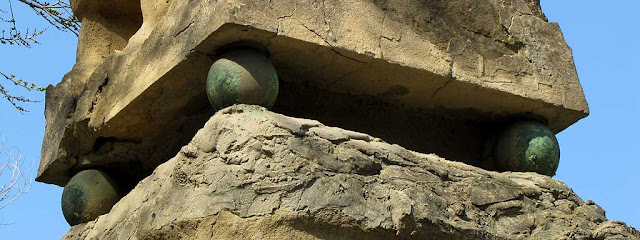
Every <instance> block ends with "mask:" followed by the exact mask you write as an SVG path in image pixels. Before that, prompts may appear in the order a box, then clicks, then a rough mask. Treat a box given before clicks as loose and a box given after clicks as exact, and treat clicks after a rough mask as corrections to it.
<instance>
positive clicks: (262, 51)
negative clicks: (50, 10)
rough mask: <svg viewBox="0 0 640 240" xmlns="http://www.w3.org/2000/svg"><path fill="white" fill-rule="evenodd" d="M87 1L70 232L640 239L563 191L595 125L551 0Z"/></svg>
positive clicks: (65, 151) (58, 92)
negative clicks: (584, 122)
mask: <svg viewBox="0 0 640 240" xmlns="http://www.w3.org/2000/svg"><path fill="white" fill-rule="evenodd" d="M71 4H72V7H73V11H74V13H75V14H76V16H78V18H79V19H81V21H82V29H81V31H80V36H79V39H78V51H77V54H78V56H77V62H76V64H75V66H74V67H73V69H72V70H71V71H70V72H69V73H68V74H67V75H65V77H64V78H63V79H62V82H61V83H60V84H58V85H57V86H55V87H49V88H48V89H47V98H46V118H47V127H46V131H45V138H44V141H43V147H42V159H41V163H40V168H39V171H38V176H37V180H38V181H41V182H45V183H51V184H56V185H59V186H65V190H64V193H63V197H62V208H63V212H64V216H65V218H66V219H67V221H68V222H69V223H70V224H71V225H74V227H73V228H72V229H71V231H70V232H69V233H68V234H67V235H66V236H65V238H68V239H130V238H134V239H203V238H204V239H207V238H214V239H229V238H241V239H248V238H251V239H256V238H268V239H270V238H278V239H280V238H285V239H318V238H321V239H364V238H368V239H393V238H402V239H404V238H407V239H422V238H436V239H523V238H534V239H562V238H567V239H570V238H587V239H628V238H638V237H640V234H639V233H638V231H636V230H635V229H633V228H631V227H628V226H626V225H625V224H623V223H620V222H615V221H609V220H607V219H606V218H605V216H604V211H603V210H602V209H601V208H600V207H598V206H597V205H595V204H594V203H593V202H590V201H587V202H585V201H583V200H582V199H580V198H579V197H578V196H576V195H575V194H574V193H573V192H572V190H571V189H570V188H569V187H567V186H566V185H564V184H563V183H562V182H559V181H557V180H553V179H552V178H551V176H553V175H554V174H555V171H556V169H557V167H558V162H559V161H560V149H559V146H558V142H557V139H556V138H555V134H556V133H558V132H560V131H562V130H564V129H565V128H567V127H569V126H570V125H571V124H573V123H575V122H576V121H578V120H580V119H581V118H584V117H586V116H587V115H588V112H589V110H588V106H587V103H586V101H585V97H584V94H583V92H582V87H581V85H580V83H579V81H578V76H577V73H576V70H575V66H574V64H573V57H572V54H571V49H570V48H569V47H568V46H567V45H566V43H565V41H564V39H563V36H562V33H561V31H560V29H559V27H558V25H557V24H555V23H550V22H548V21H547V19H546V17H545V16H544V14H543V13H542V11H541V9H540V5H539V1H537V0H478V1H468V0H448V1H442V0H436V1H422V0H367V1H353V0H349V1H347V0H322V1H320V0H301V1H299V0H295V1H294V0H193V1H172V0H167V1H158V0H141V1H124V0H116V1H89V0H75V1H74V0H72V1H71ZM309 119H314V120H309ZM329 126H335V127H329ZM425 153H426V154H425ZM445 159H447V160H445ZM449 160H453V161H455V162H452V161H449ZM545 175H546V176H545ZM123 196H124V197H123Z"/></svg>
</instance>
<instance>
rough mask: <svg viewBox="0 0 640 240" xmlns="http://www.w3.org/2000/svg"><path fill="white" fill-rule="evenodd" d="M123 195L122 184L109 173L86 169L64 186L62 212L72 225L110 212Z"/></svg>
mask: <svg viewBox="0 0 640 240" xmlns="http://www.w3.org/2000/svg"><path fill="white" fill-rule="evenodd" d="M121 197H122V195H121V192H120V186H119V185H118V183H117V182H116V181H115V180H114V179H113V177H111V176H109V174H107V173H106V172H103V171H100V170H84V171H81V172H79V173H78V174H76V175H75V176H73V177H72V178H71V180H69V183H67V185H66V186H65V187H64V190H63V191H62V213H63V214H64V218H65V219H66V220H67V222H68V223H69V225H71V226H74V225H77V224H80V223H85V222H89V221H93V220H95V219H96V218H97V217H98V216H100V215H102V214H105V213H108V212H109V211H110V210H111V207H113V205H115V204H116V202H118V201H119V200H120V198H121Z"/></svg>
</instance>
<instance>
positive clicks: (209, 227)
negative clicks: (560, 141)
mask: <svg viewBox="0 0 640 240" xmlns="http://www.w3.org/2000/svg"><path fill="white" fill-rule="evenodd" d="M336 136H339V137H337V140H336ZM131 238H133V239H639V238H640V233H639V232H638V231H637V230H635V229H633V228H632V227H629V226H626V225H625V224H623V223H620V222H616V221H609V220H607V219H606V218H605V215H604V211H603V210H602V209H601V208H600V207H599V206H597V205H595V204H594V203H593V202H591V201H587V202H584V201H583V200H582V199H580V197H578V196H577V195H576V194H575V193H573V191H572V190H571V189H570V188H569V187H567V186H566V185H565V184H564V183H562V182H560V181H557V180H554V179H552V178H550V177H547V176H542V175H538V174H535V173H497V172H492V171H486V170H483V169H480V168H476V167H472V166H468V165H466V164H462V163H459V162H451V161H447V160H444V159H442V158H439V157H437V156H435V155H433V154H429V155H427V154H421V153H416V152H412V151H408V150H406V149H404V148H402V147H400V146H397V145H391V144H388V143H385V142H383V141H381V140H380V139H377V138H374V137H371V136H368V135H366V134H355V133H353V132H351V131H347V130H342V129H339V128H332V127H327V126H324V125H322V124H320V123H318V122H317V121H312V120H305V119H299V118H291V117H287V116H284V115H280V114H277V113H273V112H269V111H267V110H266V109H264V108H260V107H256V106H246V105H238V106H234V107H231V108H227V109H224V110H222V111H219V112H218V113H216V114H215V115H214V116H213V117H212V118H211V119H210V120H209V121H208V122H207V123H206V125H205V126H204V128H202V129H201V130H200V131H198V133H197V134H196V135H195V137H194V138H193V140H192V141H191V142H190V143H189V144H188V145H186V146H185V147H183V148H182V150H181V151H180V153H178V154H177V155H176V156H175V157H174V158H172V159H171V160H169V161H167V162H166V163H164V164H162V165H160V166H159V167H158V168H157V169H156V170H155V171H154V173H153V174H152V175H150V176H149V177H147V178H146V179H144V180H142V181H141V182H140V183H139V184H138V185H137V186H136V188H135V189H133V190H132V191H131V192H130V193H129V194H128V195H127V196H125V197H124V198H123V199H122V200H121V201H120V202H118V203H117V204H116V205H115V206H114V208H113V209H112V210H111V212H110V213H109V214H106V215H103V216H100V217H99V218H98V219H96V220H95V221H92V222H89V223H86V224H81V225H78V226H75V227H73V228H72V229H71V230H70V231H69V232H68V233H67V235H66V236H65V237H64V239H131Z"/></svg>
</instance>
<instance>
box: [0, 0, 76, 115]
mask: <svg viewBox="0 0 640 240" xmlns="http://www.w3.org/2000/svg"><path fill="white" fill-rule="evenodd" d="M13 1H14V0H7V2H8V7H7V9H2V8H0V24H1V25H0V29H1V30H2V34H1V35H0V45H13V46H19V47H25V48H31V46H32V45H33V44H39V42H38V40H37V37H38V36H40V35H41V34H43V33H44V32H45V30H30V29H28V28H27V29H26V30H24V31H21V30H20V29H19V28H18V22H17V21H16V17H15V14H14V11H13ZM15 1H17V2H19V3H22V4H24V5H26V6H27V7H29V8H31V9H32V10H33V11H34V12H35V13H36V14H37V15H38V16H40V17H41V18H43V19H44V20H46V21H47V22H48V23H49V25H51V26H53V27H55V28H56V29H57V30H60V31H63V32H70V33H73V34H75V35H76V36H78V32H79V31H80V22H79V21H78V19H77V18H76V17H75V16H74V15H73V14H72V13H71V6H70V5H69V2H68V0H65V1H63V0H58V1H56V2H54V3H50V2H43V1H39V0H15ZM6 81H9V82H11V83H12V84H14V85H16V86H20V87H22V89H24V90H26V91H41V92H42V91H45V88H43V87H36V84H35V83H32V82H27V81H24V80H22V79H19V78H17V77H16V76H15V74H13V73H11V74H5V73H4V72H2V69H0V96H2V97H3V98H5V99H6V100H7V101H9V103H11V104H12V105H13V106H14V107H15V109H16V110H18V111H19V112H27V110H26V109H24V107H22V105H21V103H32V102H38V101H34V100H31V99H29V98H27V97H24V96H18V95H13V94H12V93H9V91H8V90H7V88H5V87H4V86H3V82H5V83H6Z"/></svg>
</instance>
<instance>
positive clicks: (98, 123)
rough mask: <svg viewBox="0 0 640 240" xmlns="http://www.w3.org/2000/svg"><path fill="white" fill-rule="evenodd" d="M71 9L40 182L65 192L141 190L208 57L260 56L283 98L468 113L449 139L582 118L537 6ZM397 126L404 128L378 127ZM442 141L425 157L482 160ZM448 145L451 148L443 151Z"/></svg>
mask: <svg viewBox="0 0 640 240" xmlns="http://www.w3.org/2000/svg"><path fill="white" fill-rule="evenodd" d="M72 6H73V8H74V12H75V13H76V14H77V15H78V16H79V17H81V19H82V23H83V28H82V30H81V32H80V37H79V43H78V62H77V64H76V65H75V66H74V68H73V70H72V71H71V72H69V74H67V75H66V76H65V77H64V79H63V80H62V82H61V83H60V84H59V85H58V86H56V87H50V88H48V90H47V99H46V102H47V103H46V117H47V128H46V131H45V140H44V142H43V150H42V160H41V164H40V168H39V171H38V177H37V180H38V181H42V182H47V183H54V184H57V185H61V186H62V185H64V184H65V183H66V182H67V181H68V180H69V178H70V176H71V174H73V173H75V172H77V171H79V170H81V169H84V168H89V167H91V166H101V167H102V168H112V169H130V170H128V171H124V172H123V173H121V174H123V175H125V176H127V177H128V178H131V179H140V178H142V177H144V176H146V175H148V174H149V173H150V172H151V171H152V170H153V169H154V168H155V167H156V166H157V165H158V164H160V163H162V162H164V161H166V159H168V158H170V157H171V156H173V155H175V153H176V152H177V151H178V149H179V148H180V147H181V146H183V145H184V144H186V143H187V142H188V140H189V139H190V138H191V137H192V136H193V134H194V133H195V131H196V130H197V129H199V128H200V127H201V126H202V124H203V123H204V122H205V121H206V119H207V118H208V117H209V116H210V115H211V111H210V110H208V106H207V100H206V94H205V91H204V89H205V88H204V82H205V78H206V75H207V70H208V68H209V66H210V65H211V63H212V62H213V60H215V58H216V50H217V49H218V48H219V47H221V46H223V45H225V44H229V43H234V42H238V41H251V42H254V43H258V44H262V45H264V46H266V47H267V48H268V50H269V51H270V52H271V58H272V60H273V62H274V65H275V67H276V69H277V71H278V73H279V75H280V79H281V81H282V82H284V83H287V84H289V85H286V84H283V85H284V86H285V87H286V86H294V87H291V88H289V89H287V88H283V89H281V91H284V92H286V91H288V90H292V89H293V90H295V89H297V88H298V87H299V86H305V87H310V88H311V89H314V90H318V91H320V90H322V91H326V92H328V93H339V94H346V95H349V96H369V97H373V98H375V99H378V100H380V101H383V102H385V103H392V104H396V105H397V106H400V107H402V108H410V109H419V110H420V111H422V110H425V109H428V110H429V111H436V112H438V111H440V110H442V109H447V111H449V110H459V111H465V112H464V114H457V115H456V116H457V117H456V119H453V120H443V121H442V122H443V123H444V124H445V125H446V124H449V125H452V124H451V123H454V122H455V123H456V124H458V123H459V124H458V125H455V126H452V127H451V128H449V129H447V131H446V132H449V133H451V132H454V131H456V130H455V129H474V130H470V131H468V133H466V134H462V135H474V133H475V132H477V131H480V132H482V130H475V127H469V124H468V122H469V121H492V120H494V119H497V118H500V117H503V116H506V115H509V114H514V113H526V112H530V113H534V114H538V115H541V116H544V117H546V118H547V119H548V120H549V127H550V128H551V129H552V130H553V131H554V132H556V133H557V132H559V131H561V130H563V129H565V128H566V127H568V126H569V125H571V124H572V123H574V122H576V121H578V120H579V119H581V118H582V117H584V116H586V115H587V114H588V107H587V104H586V101H585V99H584V96H583V92H582V89H581V86H580V84H579V82H578V78H577V74H576V71H575V67H574V64H573V61H572V55H571V50H570V49H569V47H568V46H567V45H566V44H565V41H564V39H563V36H562V34H561V32H560V29H559V27H558V25H557V24H554V23H549V22H547V19H546V18H545V17H544V15H543V13H542V11H541V10H540V6H539V2H538V1H536V0H474V1H471V0H455V1H452V0H446V1H445V0H437V1H422V0H397V1H387V0H370V1H347V0H323V1H320V0H302V1H301V0H277V1H276V0H273V1H266V0H194V1H158V0H143V1H140V2H138V1H123V0H119V1H89V0H75V1H72ZM286 94H288V93H285V95H286ZM327 98H330V97H327ZM300 102H309V100H307V101H305V99H302V100H301V101H300ZM352 102H353V103H352ZM355 102H356V101H354V100H349V101H346V102H345V103H344V104H345V105H347V104H357V103H355ZM276 104H281V105H282V104H284V107H283V106H280V107H281V108H283V109H286V108H287V106H286V104H289V103H286V102H285V103H276ZM292 104H295V103H292ZM359 107H362V106H359ZM292 108H293V107H289V109H292ZM374 108H375V107H374ZM394 108H395V107H394ZM276 109H277V107H276ZM313 111H315V110H314V109H309V110H308V111H307V112H305V113H308V112H313ZM380 113H381V114H382V113H384V112H380ZM302 115H305V114H304V113H303V114H302ZM434 115H439V113H437V114H434ZM323 121H324V120H323ZM375 123H376V124H378V125H380V124H383V122H375ZM353 125H358V124H353ZM393 125H401V124H399V123H397V122H395V123H394V122H392V123H390V124H388V125H386V126H380V127H383V128H391V127H390V126H393ZM432 126H433V125H432ZM416 128H418V127H416ZM397 131H398V132H401V130H397ZM178 133H179V134H178ZM451 134H454V133H451ZM398 135H403V134H402V133H400V134H395V135H394V134H390V135H389V137H388V136H381V137H385V139H393V138H398V137H397V136H398ZM438 138H439V139H442V141H443V142H444V143H445V144H444V145H446V146H448V147H443V148H435V149H431V148H428V147H427V148H425V149H424V150H428V151H424V152H434V153H440V152H441V151H442V152H447V153H448V152H453V153H459V154H464V153H469V155H473V156H476V157H475V158H473V157H471V158H469V161H478V160H479V159H476V158H479V156H481V155H482V154H481V152H482V151H481V150H478V149H482V139H479V140H477V141H475V140H474V141H466V140H462V141H453V140H450V139H458V138H456V137H452V138H447V137H446V135H440V136H433V137H431V138H430V141H433V142H435V139H438ZM460 139H468V138H465V137H460ZM410 141H413V140H412V139H410V140H409V142H410ZM465 141H466V142H465ZM416 142H419V141H418V140H416ZM427 142H429V141H427ZM437 144H439V143H434V144H432V145H429V144H424V145H425V146H434V145H437ZM403 145H404V144H403ZM453 146H460V147H459V148H456V149H446V148H451V147H453ZM467 146H468V147H467ZM412 149H413V150H423V149H419V148H412ZM443 149H444V150H443ZM114 155H115V156H117V157H115V158H113V157H111V156H114ZM107 156H108V157H109V158H107ZM450 156H451V157H455V159H460V160H465V159H463V157H461V158H458V156H457V155H456V154H452V155H448V156H447V157H450ZM131 169H133V170H131ZM137 173H140V174H137Z"/></svg>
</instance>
